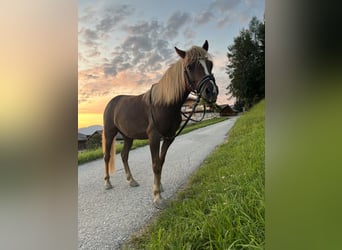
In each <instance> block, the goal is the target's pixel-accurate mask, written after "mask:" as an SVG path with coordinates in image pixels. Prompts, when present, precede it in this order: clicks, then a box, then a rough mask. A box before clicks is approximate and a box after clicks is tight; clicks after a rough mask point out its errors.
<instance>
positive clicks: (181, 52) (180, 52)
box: [175, 47, 186, 58]
mask: <svg viewBox="0 0 342 250" xmlns="http://www.w3.org/2000/svg"><path fill="white" fill-rule="evenodd" d="M175 50H176V52H177V54H178V55H179V56H180V57H181V58H184V57H185V54H186V52H185V51H183V50H180V49H178V48H177V47H175Z"/></svg>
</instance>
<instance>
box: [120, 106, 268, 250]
mask: <svg viewBox="0 0 342 250" xmlns="http://www.w3.org/2000/svg"><path fill="white" fill-rule="evenodd" d="M264 109H265V102H264V101H261V102H260V103H259V104H257V105H256V106H254V107H253V108H252V109H251V110H250V111H248V112H246V113H244V114H243V115H242V116H241V117H240V118H239V119H238V120H237V121H236V123H235V125H234V127H233V128H232V129H231V131H230V132H229V135H228V139H227V140H226V142H225V143H223V144H222V145H220V146H219V147H218V148H217V149H216V150H215V151H214V152H213V153H212V154H211V155H210V156H209V157H208V158H207V159H206V161H205V162H204V164H203V165H202V166H201V167H200V169H199V170H198V171H197V172H196V173H195V174H194V175H193V176H192V177H191V178H190V180H189V182H188V183H187V185H186V186H185V187H183V189H182V190H181V191H180V192H179V193H178V194H177V195H176V197H175V198H174V199H173V200H172V201H170V203H169V205H168V208H166V209H165V210H162V211H161V212H160V214H158V216H156V217H155V218H154V219H153V220H152V222H151V223H150V224H149V225H148V226H146V227H145V228H144V229H142V230H141V231H140V232H139V233H137V234H136V235H134V236H133V237H132V239H131V240H130V241H129V242H128V243H127V244H125V245H124V246H123V249H177V250H178V249H264V246H265V196H264V188H265V111H264Z"/></svg>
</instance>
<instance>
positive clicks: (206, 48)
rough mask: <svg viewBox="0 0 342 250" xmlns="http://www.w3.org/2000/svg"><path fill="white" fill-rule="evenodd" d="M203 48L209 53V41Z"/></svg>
mask: <svg viewBox="0 0 342 250" xmlns="http://www.w3.org/2000/svg"><path fill="white" fill-rule="evenodd" d="M202 48H203V49H205V51H208V49H209V43H208V41H207V40H205V42H204V44H203V46H202Z"/></svg>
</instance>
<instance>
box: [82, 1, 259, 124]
mask: <svg viewBox="0 0 342 250" xmlns="http://www.w3.org/2000/svg"><path fill="white" fill-rule="evenodd" d="M78 5H79V6H78V7H79V8H78V22H79V24H78V71H79V73H78V127H79V128H80V127H86V126H90V125H96V124H98V125H102V113H103V110H104V108H105V105H106V104H107V103H108V101H109V100H110V99H111V98H113V97H114V96H116V95H119V94H132V95H136V94H141V93H143V92H145V91H147V90H148V89H149V88H150V87H151V85H152V84H153V83H156V82H158V81H159V79H160V78H161V76H162V75H163V73H164V72H165V71H166V69H167V68H168V67H169V65H170V64H172V63H174V62H176V61H177V60H178V55H177V54H176V52H175V50H174V46H177V47H178V48H180V49H183V50H187V49H189V48H190V47H191V46H192V45H198V46H202V44H203V43H204V41H205V40H208V42H209V53H210V55H211V56H212V59H213V62H214V68H213V73H214V75H215V78H216V82H217V85H218V86H219V91H220V95H219V97H218V101H217V103H219V104H223V103H230V104H233V103H234V99H231V100H228V96H227V95H226V92H227V91H226V87H227V85H228V84H229V78H228V75H227V74H226V72H225V67H226V65H227V63H228V59H227V56H226V54H227V51H228V50H227V47H228V46H229V45H231V44H232V43H233V39H234V37H236V36H238V35H239V31H240V30H241V29H243V28H248V23H249V21H250V20H251V18H252V17H253V16H256V17H257V18H258V19H259V20H263V17H264V10H265V3H264V0H212V1H208V0H206V1H205V0H197V1H183V0H182V1H179V0H173V1H161V0H146V1H140V0H131V1H127V0H125V1H124V0H115V1H109V0H96V1H94V0H79V1H78Z"/></svg>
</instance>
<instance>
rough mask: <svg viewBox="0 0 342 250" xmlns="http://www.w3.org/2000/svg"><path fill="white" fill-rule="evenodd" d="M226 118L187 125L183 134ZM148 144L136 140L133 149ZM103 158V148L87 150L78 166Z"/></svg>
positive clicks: (118, 148)
mask: <svg viewBox="0 0 342 250" xmlns="http://www.w3.org/2000/svg"><path fill="white" fill-rule="evenodd" d="M226 119H227V118H226V117H217V118H213V119H210V120H205V121H202V122H199V123H193V124H190V125H187V126H186V127H185V128H184V130H183V131H182V133H181V134H186V133H189V132H191V131H193V130H195V129H198V128H203V127H206V126H209V125H212V124H215V123H218V122H221V121H224V120H226ZM147 144H148V140H134V141H133V146H132V149H135V148H137V147H141V146H145V145H147ZM122 147H123V144H121V143H120V144H117V146H116V153H120V152H121V150H122ZM102 157H103V153H102V148H97V149H93V150H85V151H82V152H79V153H78V164H79V165H80V164H83V163H86V162H89V161H93V160H97V159H100V158H102Z"/></svg>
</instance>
